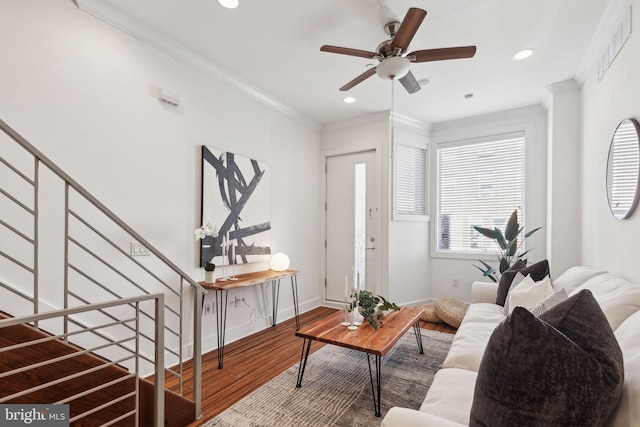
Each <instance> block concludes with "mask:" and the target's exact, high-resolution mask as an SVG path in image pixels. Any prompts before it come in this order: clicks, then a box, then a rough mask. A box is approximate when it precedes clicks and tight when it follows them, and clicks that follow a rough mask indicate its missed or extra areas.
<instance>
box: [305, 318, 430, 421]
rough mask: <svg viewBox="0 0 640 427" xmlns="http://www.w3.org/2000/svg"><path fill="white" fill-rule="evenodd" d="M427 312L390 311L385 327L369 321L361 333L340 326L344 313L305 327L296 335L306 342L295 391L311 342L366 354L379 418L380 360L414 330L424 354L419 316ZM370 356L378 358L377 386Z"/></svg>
mask: <svg viewBox="0 0 640 427" xmlns="http://www.w3.org/2000/svg"><path fill="white" fill-rule="evenodd" d="M423 311H424V310H423V309H422V308H418V307H402V308H401V309H400V311H391V312H390V313H389V314H387V315H386V316H385V317H384V318H383V319H382V320H383V324H382V326H379V327H378V329H377V330H375V329H373V327H371V325H369V323H367V322H366V321H365V322H364V324H363V325H362V326H360V327H358V329H356V330H354V331H351V330H349V329H347V328H346V327H344V326H342V325H340V323H341V322H342V321H343V320H344V312H343V311H342V310H340V311H337V312H336V313H334V314H332V315H330V316H327V317H325V318H323V319H318V320H316V321H314V322H312V323H309V324H306V325H304V326H302V327H301V328H300V329H299V330H298V331H296V336H299V337H302V338H304V341H303V343H302V354H301V355H300V367H299V368H298V381H297V383H296V387H301V386H302V377H303V376H304V369H305V367H306V365H307V359H308V358H309V350H310V349H311V342H312V341H314V340H315V341H320V342H324V343H327V344H333V345H337V346H340V347H346V348H350V349H353V350H358V351H362V352H365V353H366V354H367V364H368V365H369V379H370V380H371V393H372V394H373V406H374V410H375V414H376V417H379V416H381V414H380V388H381V387H380V377H381V372H380V371H381V364H380V359H381V358H382V356H384V355H385V354H387V352H388V351H389V350H391V349H392V348H393V346H394V345H395V344H396V343H397V342H398V340H399V339H400V338H401V337H402V336H403V335H404V334H405V333H406V332H407V331H408V330H409V328H411V327H412V326H413V331H414V333H415V335H416V340H417V342H418V351H419V352H420V354H424V351H423V349H422V335H421V334H420V315H421V314H422V312H423ZM370 355H373V356H375V368H376V381H375V385H374V381H373V372H372V369H371V359H370Z"/></svg>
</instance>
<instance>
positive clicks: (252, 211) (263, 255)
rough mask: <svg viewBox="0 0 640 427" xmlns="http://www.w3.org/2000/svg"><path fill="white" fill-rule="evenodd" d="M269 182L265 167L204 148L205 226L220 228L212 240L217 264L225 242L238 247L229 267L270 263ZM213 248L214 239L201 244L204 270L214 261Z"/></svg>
mask: <svg viewBox="0 0 640 427" xmlns="http://www.w3.org/2000/svg"><path fill="white" fill-rule="evenodd" d="M270 180H271V177H270V170H269V166H268V165H266V164H265V163H262V162H260V161H258V160H255V159H250V158H247V157H243V156H239V155H237V154H234V153H230V152H228V151H223V150H219V149H216V148H212V147H207V146H204V145H203V146H202V224H206V222H207V221H211V222H212V223H213V224H214V225H216V226H217V227H218V236H217V237H215V238H213V248H214V250H213V254H214V256H215V257H218V258H217V260H216V263H222V258H220V257H221V256H222V243H223V238H224V239H227V238H228V239H229V241H230V242H231V243H234V244H235V251H232V250H231V249H230V250H229V251H228V255H227V260H226V261H225V263H227V264H230V263H236V264H244V263H249V262H257V261H268V260H269V258H270V256H271V242H270V240H271V221H270V212H271V185H270ZM210 244H211V237H207V238H205V239H203V240H201V247H200V265H201V266H204V265H205V263H206V262H207V261H208V260H209V259H210V258H211V252H210V246H209V245H210ZM234 252H235V259H234V258H233V257H234Z"/></svg>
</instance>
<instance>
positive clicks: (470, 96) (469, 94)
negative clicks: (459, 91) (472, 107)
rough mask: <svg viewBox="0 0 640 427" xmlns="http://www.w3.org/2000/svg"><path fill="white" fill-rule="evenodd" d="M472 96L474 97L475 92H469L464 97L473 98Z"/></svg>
mask: <svg viewBox="0 0 640 427" xmlns="http://www.w3.org/2000/svg"><path fill="white" fill-rule="evenodd" d="M471 98H473V94H472V93H467V94H466V95H465V96H464V99H471Z"/></svg>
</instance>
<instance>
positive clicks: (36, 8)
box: [0, 0, 320, 349]
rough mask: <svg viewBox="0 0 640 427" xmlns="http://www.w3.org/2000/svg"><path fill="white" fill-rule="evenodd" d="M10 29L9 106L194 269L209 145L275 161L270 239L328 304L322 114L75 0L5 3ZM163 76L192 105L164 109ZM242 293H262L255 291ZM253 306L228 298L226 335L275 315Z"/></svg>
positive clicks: (307, 288)
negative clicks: (301, 110) (278, 98)
mask: <svg viewBox="0 0 640 427" xmlns="http://www.w3.org/2000/svg"><path fill="white" fill-rule="evenodd" d="M0 28H2V37H0V51H2V63H3V66H2V67H1V68H0V118H2V120H4V121H5V122H6V123H8V124H9V125H10V126H11V127H13V128H14V129H16V130H17V131H18V132H19V133H20V134H22V135H23V136H24V137H25V138H26V139H27V140H28V141H30V142H31V143H32V144H34V145H35V146H36V147H37V148H38V149H40V150H41V151H42V152H43V153H44V154H45V155H47V156H49V157H50V158H51V159H52V160H53V161H54V162H56V163H57V164H58V165H59V166H60V167H61V168H62V169H63V170H65V171H66V172H67V173H69V174H70V175H71V176H72V177H73V178H74V179H76V180H77V181H78V182H79V183H80V184H81V185H83V186H84V187H85V188H87V189H88V190H89V191H90V192H92V193H93V194H94V195H95V196H96V197H97V198H98V199H100V200H101V201H102V202H103V203H105V204H106V205H107V206H108V207H109V208H110V209H112V210H113V211H114V212H115V213H116V214H117V215H119V216H120V217H121V218H123V219H124V220H125V221H126V222H128V223H129V224H130V225H131V226H132V227H133V228H134V229H136V230H138V231H139V232H140V233H141V234H142V235H143V236H144V237H145V238H146V239H148V240H149V241H151V242H152V243H153V244H154V245H155V246H156V247H157V248H158V249H160V250H161V251H162V252H164V253H165V254H166V255H167V256H168V257H169V258H170V259H172V260H174V262H175V263H176V264H177V265H178V266H180V267H181V268H182V269H184V270H185V271H186V272H187V273H189V274H190V275H191V276H192V277H193V278H194V279H195V280H202V279H203V277H204V274H203V271H202V269H200V268H198V267H197V260H198V253H197V243H196V242H195V241H194V239H193V230H194V229H195V228H196V227H197V226H199V225H200V218H199V216H200V162H201V160H200V149H201V145H210V146H214V147H218V148H222V149H226V150H229V151H233V152H235V153H238V154H242V155H245V156H251V157H252V158H256V159H259V160H261V161H264V162H267V163H268V164H270V166H271V171H272V173H273V175H272V181H271V182H272V186H273V188H272V207H271V211H272V213H271V219H272V230H273V234H272V236H273V240H272V244H273V249H274V250H275V251H282V252H285V253H287V254H288V255H289V257H290V258H291V268H294V269H298V270H302V271H303V273H304V274H303V276H301V277H300V280H299V290H300V302H301V305H302V308H303V309H308V308H310V307H313V306H316V305H317V304H318V303H319V283H320V275H319V262H318V260H319V258H320V254H319V248H320V242H319V230H318V224H319V222H320V216H319V215H320V213H319V212H320V204H319V203H320V202H319V200H318V194H317V189H318V188H319V186H320V174H319V171H318V168H317V165H318V158H319V151H320V131H319V126H318V127H317V128H314V127H313V126H308V124H304V123H302V122H299V121H296V120H294V119H292V118H290V117H289V116H287V115H285V114H282V113H280V112H278V111H275V110H274V109H272V108H269V107H267V106H266V105H264V104H262V103H260V102H258V101H256V100H255V99H254V98H252V97H250V96H248V95H246V94H245V93H242V92H241V91H240V90H239V89H237V88H234V87H232V86H230V85H229V84H226V83H224V82H223V81H221V80H218V79H216V78H214V77H212V76H211V75H207V74H205V73H203V72H201V71H197V70H196V69H194V68H192V67H190V66H189V65H187V64H185V63H184V62H180V61H177V60H176V59H174V58H172V57H170V56H168V55H167V54H165V53H162V52H160V51H159V50H157V49H155V48H152V47H150V46H149V45H147V44H145V43H143V42H141V41H140V40H138V39H136V38H134V37H132V36H130V35H128V34H125V33H124V32H121V31H120V30H117V29H116V28H114V27H112V26H110V25H108V24H106V23H104V22H102V21H100V20H98V19H96V18H95V17H93V16H91V15H89V14H87V13H85V12H82V11H81V10H79V9H78V8H77V7H76V6H75V4H74V3H73V2H72V1H69V0H50V1H46V2H42V1H37V0H24V1H20V2H6V4H4V5H3V11H2V14H0ZM158 88H166V89H169V90H170V91H172V92H176V93H178V94H179V95H180V97H181V100H182V107H180V108H179V109H177V110H175V109H171V108H166V107H165V106H164V105H163V104H161V103H160V102H159V101H158V100H157V97H156V93H157V89H158ZM44 233H49V231H48V230H45V231H44ZM51 233H55V232H54V231H51ZM250 268H254V269H255V268H265V265H264V264H262V265H254V266H250ZM238 295H239V296H244V297H245V299H246V301H247V302H248V303H249V304H250V305H252V306H254V307H257V306H258V305H259V304H260V302H259V295H258V293H257V292H255V291H246V292H242V293H239V294H238ZM211 300H212V297H211V296H208V297H207V302H210V301H211ZM280 311H281V312H282V314H281V316H280V319H284V318H285V317H289V316H291V315H293V310H292V297H291V291H290V287H287V286H283V289H282V292H281V298H280ZM249 314H250V309H249V308H247V307H246V306H245V307H242V308H238V309H235V308H230V309H229V319H228V330H227V341H228V342H229V341H232V340H235V339H237V338H238V337H240V336H244V335H247V334H249V333H252V332H255V331H257V330H260V329H263V328H265V327H266V325H267V321H266V320H259V321H257V322H254V323H250V322H249ZM213 319H214V317H213V316H211V317H207V318H205V320H206V322H205V324H204V327H203V336H204V346H205V349H210V348H212V347H213V346H214V344H215V324H214V322H213ZM188 323H189V322H188V321H187V324H188Z"/></svg>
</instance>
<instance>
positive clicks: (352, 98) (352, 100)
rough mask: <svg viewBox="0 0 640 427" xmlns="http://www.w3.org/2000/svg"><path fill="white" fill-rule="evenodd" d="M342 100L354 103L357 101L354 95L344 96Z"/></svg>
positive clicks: (346, 102)
mask: <svg viewBox="0 0 640 427" xmlns="http://www.w3.org/2000/svg"><path fill="white" fill-rule="evenodd" d="M342 101H343V102H344V103H345V104H353V103H354V102H356V99H355V98H354V97H353V96H346V97H344V98H342Z"/></svg>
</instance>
